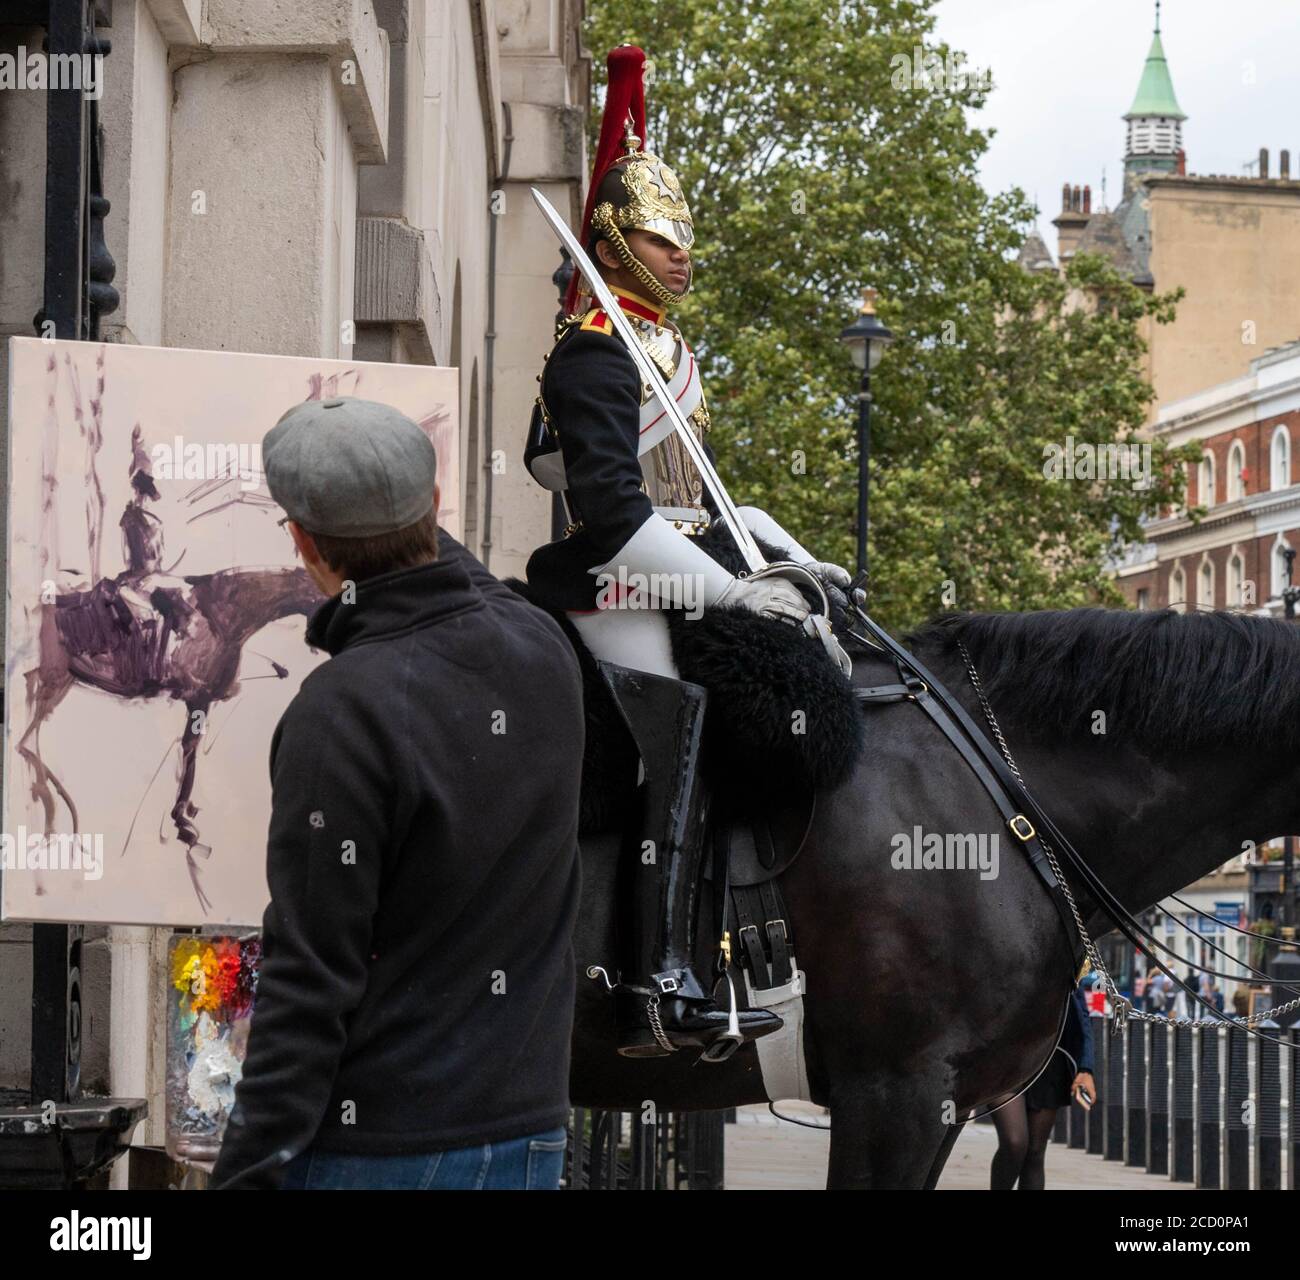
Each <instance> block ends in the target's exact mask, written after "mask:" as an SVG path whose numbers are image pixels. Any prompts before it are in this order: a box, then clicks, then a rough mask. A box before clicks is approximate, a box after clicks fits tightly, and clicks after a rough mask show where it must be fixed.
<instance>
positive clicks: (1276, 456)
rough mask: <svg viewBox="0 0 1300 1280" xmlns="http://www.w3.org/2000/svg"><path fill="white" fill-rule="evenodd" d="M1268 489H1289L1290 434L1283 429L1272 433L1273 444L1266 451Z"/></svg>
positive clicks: (1279, 428)
mask: <svg viewBox="0 0 1300 1280" xmlns="http://www.w3.org/2000/svg"><path fill="white" fill-rule="evenodd" d="M1268 459H1269V465H1268V487H1269V488H1270V489H1289V488H1290V487H1291V433H1290V432H1289V431H1288V430H1287V429H1286V428H1285V427H1278V429H1277V430H1276V431H1274V432H1273V443H1272V446H1271V447H1270V448H1269V451H1268Z"/></svg>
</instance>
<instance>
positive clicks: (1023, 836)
mask: <svg viewBox="0 0 1300 1280" xmlns="http://www.w3.org/2000/svg"><path fill="white" fill-rule="evenodd" d="M1017 823H1023V824H1024V826H1023V829H1022V828H1021V827H1020V826H1017V825H1016V824H1017ZM1007 826H1009V827H1010V828H1011V834H1012V835H1013V836H1015V838H1016V839H1017V840H1021V841H1024V842H1026V843H1028V841H1030V840H1032V839H1033V838H1034V837H1035V836H1036V835H1037V834H1038V832H1037V831H1035V830H1034V824H1033V823H1032V822H1030V821H1029V819H1028V818H1026V817H1025V815H1024V814H1023V813H1018V814H1016V816H1015V817H1014V818H1008V819H1007Z"/></svg>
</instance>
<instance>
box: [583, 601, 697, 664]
mask: <svg viewBox="0 0 1300 1280" xmlns="http://www.w3.org/2000/svg"><path fill="white" fill-rule="evenodd" d="M568 618H569V621H570V622H572V623H573V625H574V626H575V627H576V628H577V631H578V634H579V635H580V636H581V637H582V642H583V644H585V645H586V646H587V648H588V649H589V650H590V651H591V652H592V653H593V654H594V655H595V656H596V657H597V658H599V659H601V660H603V661H605V662H614V663H617V664H618V665H619V666H620V667H631V668H632V669H633V670H634V671H649V672H650V673H651V674H652V675H657V676H671V677H672V679H674V680H680V679H681V676H680V675H678V673H677V665H676V663H674V662H673V650H672V645H671V644H670V643H669V641H668V620H667V619H666V618H665V617H664V615H663V612H662V610H659V609H597V610H596V611H595V612H593V613H570V614H569V615H568Z"/></svg>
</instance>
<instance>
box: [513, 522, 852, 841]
mask: <svg viewBox="0 0 1300 1280" xmlns="http://www.w3.org/2000/svg"><path fill="white" fill-rule="evenodd" d="M699 545H700V546H701V547H702V548H703V549H704V550H705V551H707V552H708V553H709V555H711V556H712V557H713V558H714V559H715V560H717V561H718V562H719V563H720V564H722V565H724V566H725V567H726V568H727V569H729V570H730V571H731V572H732V573H736V572H739V571H740V570H741V569H743V568H744V561H743V560H742V558H741V555H740V552H739V550H738V549H737V548H736V546H735V544H734V542H733V540H732V538H731V535H730V534H729V533H728V532H727V531H726V528H725V527H724V526H722V525H720V524H719V525H715V526H714V527H713V528H712V529H710V530H709V531H708V532H707V533H705V534H704V535H703V536H702V537H701V538H700V539H699ZM759 549H760V550H761V551H762V552H763V554H764V556H765V557H766V558H767V559H768V560H769V561H770V560H781V559H785V558H787V557H785V556H783V555H782V554H781V552H780V550H779V549H777V548H775V547H772V546H770V545H768V544H766V543H764V542H763V541H762V540H761V539H760V540H759ZM505 581H506V585H507V586H509V587H511V588H512V589H513V590H515V591H517V592H518V593H519V594H520V595H522V596H524V597H525V599H531V598H532V597H531V595H530V592H529V588H528V585H527V583H524V582H521V581H520V580H519V579H518V578H507V579H506V580H505ZM534 603H535V602H534ZM547 612H549V613H551V616H552V617H554V618H555V619H556V621H557V622H559V624H560V626H561V627H563V628H564V631H565V633H566V634H567V635H568V637H569V640H570V642H571V643H572V645H573V647H574V650H575V651H576V652H577V655H578V660H579V663H580V664H581V667H582V680H583V696H584V700H585V706H586V722H587V746H586V752H585V758H584V760H583V766H582V811H581V817H580V824H581V831H582V832H583V833H591V832H596V831H605V830H609V829H611V828H612V827H615V826H616V825H618V823H619V822H620V821H621V819H622V817H623V815H624V814H625V813H626V810H627V807H628V804H629V803H630V801H631V798H632V794H633V792H634V791H635V788H636V779H637V751H636V747H635V745H634V743H633V741H632V737H631V735H630V734H629V733H628V731H627V726H626V725H624V723H623V721H622V718H621V717H620V715H619V712H618V708H617V707H616V705H615V703H614V699H613V695H612V694H611V693H610V692H609V689H608V687H607V686H606V684H605V682H604V680H602V679H601V676H600V671H599V670H598V668H597V666H596V660H595V658H593V657H592V655H591V653H590V651H589V650H588V649H587V647H586V646H585V645H584V644H583V643H582V640H581V639H580V638H579V636H578V633H577V631H576V630H575V629H574V627H573V625H572V624H571V623H570V622H569V621H568V619H567V618H566V617H565V616H564V614H563V613H562V612H560V613H556V612H554V611H552V610H547ZM665 615H666V617H667V621H668V631H669V636H670V639H671V642H672V650H673V660H674V661H675V662H676V664H677V669H678V671H679V672H680V673H681V676H682V679H683V680H688V681H690V682H692V683H694V684H700V685H703V686H704V687H705V688H706V689H707V690H708V695H709V697H708V707H707V710H706V713H705V719H704V750H703V769H704V775H705V779H706V782H707V784H708V785H709V787H710V788H711V789H712V790H713V792H714V795H715V798H716V800H718V801H720V802H721V803H722V804H723V806H724V807H726V808H730V809H732V810H734V811H737V812H744V811H745V809H746V808H752V807H753V805H754V801H755V797H761V796H764V795H789V794H792V791H793V790H799V791H806V790H823V789H830V788H833V787H837V786H839V785H840V784H841V783H843V782H844V781H846V780H847V779H848V777H849V775H850V774H851V773H852V772H853V769H854V767H855V765H856V764H857V760H858V755H859V753H860V752H861V750H862V744H863V727H862V713H861V710H860V709H859V707H858V705H857V702H856V701H855V699H854V696H853V688H852V685H851V684H850V682H849V680H848V679H847V678H846V677H845V676H844V675H843V673H842V672H840V670H839V669H838V668H837V667H836V666H835V664H834V663H832V662H831V661H830V659H829V658H828V657H827V656H826V653H825V651H824V650H823V649H822V647H821V645H819V644H818V643H817V642H816V641H815V640H813V639H811V638H809V637H808V636H807V635H806V634H805V633H804V632H803V631H802V630H800V629H799V628H797V627H792V626H790V625H789V624H788V623H784V622H777V621H775V620H773V619H770V618H764V617H761V616H760V615H758V614H756V613H754V612H752V611H751V610H748V609H745V608H743V607H739V606H722V607H719V608H715V609H705V610H704V611H703V613H702V615H701V616H699V617H697V618H694V619H688V618H687V617H686V614H685V611H684V610H681V609H668V610H665ZM835 621H836V619H835V618H832V622H833V623H834V622H835ZM836 629H837V630H839V628H838V627H837V628H836Z"/></svg>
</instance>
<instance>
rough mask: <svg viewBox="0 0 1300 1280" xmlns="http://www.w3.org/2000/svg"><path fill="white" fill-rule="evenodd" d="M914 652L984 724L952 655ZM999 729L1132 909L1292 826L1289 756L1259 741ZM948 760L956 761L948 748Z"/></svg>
mask: <svg viewBox="0 0 1300 1280" xmlns="http://www.w3.org/2000/svg"><path fill="white" fill-rule="evenodd" d="M921 656H922V657H923V659H924V660H925V661H927V662H928V663H930V664H931V666H932V668H933V669H934V671H935V672H936V674H937V675H938V676H939V677H940V679H942V680H943V681H944V683H945V684H946V686H947V688H948V690H949V692H950V693H952V694H953V695H954V696H956V697H958V698H960V700H961V701H962V703H963V704H964V705H965V706H966V709H967V711H968V712H969V713H970V714H971V716H972V718H973V719H974V720H975V721H976V723H978V724H979V725H980V726H981V727H984V725H985V723H986V721H985V718H984V713H983V711H982V709H981V708H980V706H979V704H978V701H977V700H976V698H975V695H974V693H973V691H972V690H971V688H970V684H969V681H968V680H967V678H966V674H965V671H964V670H963V669H962V666H961V664H960V662H959V661H954V660H952V659H951V658H948V657H942V656H940V655H937V654H934V653H924V654H922V655H921ZM995 711H996V708H995ZM1002 728H1003V730H1004V732H1005V733H1006V736H1007V739H1008V744H1009V746H1010V749H1011V753H1012V755H1013V757H1014V758H1015V760H1016V762H1017V764H1018V765H1019V766H1020V769H1021V771H1022V772H1023V774H1024V778H1025V782H1026V784H1027V785H1028V787H1029V789H1030V791H1031V792H1032V793H1033V795H1034V797H1035V799H1036V800H1037V801H1038V802H1039V804H1041V805H1042V807H1043V809H1044V811H1045V812H1046V813H1047V814H1048V815H1049V816H1050V817H1051V819H1052V821H1053V822H1054V823H1055V824H1056V825H1057V826H1058V827H1059V828H1060V829H1061V831H1062V833H1063V834H1064V835H1066V836H1067V837H1068V838H1069V839H1070V841H1071V843H1073V844H1074V846H1075V848H1076V849H1078V851H1079V852H1080V853H1081V854H1082V855H1083V856H1084V857H1085V859H1086V860H1087V862H1088V865H1089V866H1090V867H1091V868H1092V869H1093V871H1095V872H1096V874H1097V875H1098V876H1099V878H1100V879H1101V880H1102V882H1103V883H1104V884H1105V885H1106V887H1107V888H1108V889H1109V890H1110V891H1111V892H1112V893H1113V894H1115V896H1116V897H1118V898H1119V899H1120V901H1121V902H1123V903H1124V905H1125V906H1126V907H1128V908H1129V910H1131V911H1136V910H1139V909H1141V908H1142V907H1146V906H1149V905H1150V904H1151V903H1153V902H1157V901H1159V900H1160V899H1161V898H1163V897H1166V896H1167V895H1168V894H1170V893H1176V892H1177V891H1178V890H1179V889H1181V888H1183V887H1184V886H1186V885H1189V884H1191V883H1192V881H1194V880H1196V879H1198V878H1199V877H1201V876H1203V875H1205V874H1207V873H1208V872H1210V871H1213V870H1214V869H1215V868H1217V867H1221V866H1223V865H1224V863H1226V862H1228V861H1229V860H1230V859H1232V858H1234V857H1236V856H1238V855H1240V854H1241V853H1243V852H1246V851H1247V850H1249V849H1250V848H1251V847H1252V846H1253V845H1255V844H1258V843H1260V842H1261V841H1264V840H1269V839H1272V838H1274V837H1276V836H1281V835H1286V834H1288V833H1290V832H1297V831H1300V786H1297V779H1296V777H1295V765H1294V762H1292V761H1290V760H1288V759H1287V758H1286V757H1285V753H1281V752H1278V751H1276V750H1272V749H1270V748H1269V746H1268V744H1267V743H1242V744H1237V745H1236V746H1235V747H1224V748H1222V749H1220V750H1217V751H1213V752H1210V751H1201V752H1197V753H1188V752H1183V753H1174V752H1171V753H1168V754H1167V755H1165V756H1162V757H1153V756H1150V755H1146V754H1143V753H1142V752H1140V751H1138V750H1137V749H1136V748H1134V747H1132V746H1129V745H1126V744H1125V743H1123V742H1122V741H1115V740H1114V739H1107V738H1106V737H1105V736H1099V737H1097V738H1094V739H1090V740H1088V741H1086V742H1075V743H1030V742H1027V741H1025V739H1024V737H1023V735H1022V734H1019V733H1017V727H1016V726H1015V725H1013V724H1010V723H1007V724H1004V725H1003V726H1002ZM950 767H952V768H960V767H962V766H961V765H960V764H959V762H958V761H957V760H956V758H955V756H954V758H953V761H952V764H951V766H950ZM1080 896H1081V897H1082V896H1084V895H1083V894H1082V891H1080ZM1085 905H1087V904H1086V903H1085Z"/></svg>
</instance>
